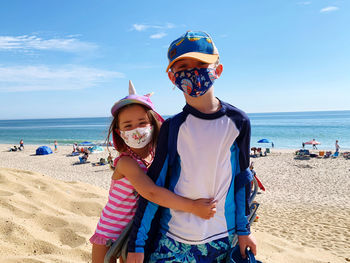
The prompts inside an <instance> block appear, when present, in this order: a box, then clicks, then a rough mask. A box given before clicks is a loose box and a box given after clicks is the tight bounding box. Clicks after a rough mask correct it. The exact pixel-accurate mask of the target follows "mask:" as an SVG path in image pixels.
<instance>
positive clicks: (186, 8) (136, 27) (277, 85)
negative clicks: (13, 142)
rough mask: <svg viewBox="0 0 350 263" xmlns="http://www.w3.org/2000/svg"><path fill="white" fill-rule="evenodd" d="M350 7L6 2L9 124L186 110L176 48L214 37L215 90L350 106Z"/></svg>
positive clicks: (226, 1)
mask: <svg viewBox="0 0 350 263" xmlns="http://www.w3.org/2000/svg"><path fill="white" fill-rule="evenodd" d="M349 25H350V1H346V0H342V1H341V0H339V1H338V0H319V1H315V0H311V1H299V0H288V1H287V0H249V1H247V0H240V1H237V0H221V1H207V0H200V1H195V0H192V1H188V0H184V1H182V0H178V1H176V2H174V1H164V0H155V1H152V0H151V1H132V0H130V1H116V0H100V1H97V0H94V1H92V0H84V1H82V0H74V1H71V0H69V1H68V0H60V1H58V0H50V1H47V0H33V1H27V0H22V1H20V0H11V1H1V2H0V119H30V118H70V117H107V116H110V108H111V106H112V105H113V104H114V102H116V101H117V100H119V99H121V98H122V97H124V96H126V95H127V91H128V82H129V80H132V82H133V83H134V85H135V88H136V90H137V92H138V93H139V94H147V93H149V92H152V91H153V92H154V95H153V97H152V100H153V103H154V104H155V106H156V109H157V111H158V112H159V113H160V114H163V115H172V114H175V113H177V112H179V111H181V109H182V107H183V106H184V105H185V100H184V97H183V94H182V92H181V91H180V90H178V89H177V88H174V86H173V84H172V83H171V82H170V80H169V79H168V76H167V74H166V72H165V69H166V67H167V64H168V61H167V49H168V47H169V44H170V43H171V42H172V41H173V40H175V39H176V38H178V37H180V36H181V35H182V34H184V33H185V32H186V31H187V30H200V31H206V32H208V33H209V34H210V35H211V36H212V38H213V40H214V43H215V45H216V47H217V49H218V50H219V54H220V61H221V63H222V64H223V69H224V70H223V73H222V75H221V77H220V78H219V79H217V80H216V81H215V83H214V91H215V95H216V96H217V97H218V98H220V99H221V100H223V101H226V102H228V103H230V104H232V105H234V106H236V107H238V108H240V109H242V110H244V111H245V112H247V113H258V112H290V111H319V110H320V111H325V110H349V109H350V30H349Z"/></svg>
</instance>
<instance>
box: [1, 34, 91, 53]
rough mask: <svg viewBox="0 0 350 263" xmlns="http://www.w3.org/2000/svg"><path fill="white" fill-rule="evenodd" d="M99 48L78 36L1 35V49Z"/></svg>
mask: <svg viewBox="0 0 350 263" xmlns="http://www.w3.org/2000/svg"><path fill="white" fill-rule="evenodd" d="M94 49H97V46H96V45H95V44H93V43H89V42H83V41H80V40H79V39H77V37H76V36H68V37H67V38H51V39H43V38H40V37H38V36H34V35H23V36H0V51H1V50H6V51H8V50H24V51H28V50H56V51H65V52H85V51H89V50H94Z"/></svg>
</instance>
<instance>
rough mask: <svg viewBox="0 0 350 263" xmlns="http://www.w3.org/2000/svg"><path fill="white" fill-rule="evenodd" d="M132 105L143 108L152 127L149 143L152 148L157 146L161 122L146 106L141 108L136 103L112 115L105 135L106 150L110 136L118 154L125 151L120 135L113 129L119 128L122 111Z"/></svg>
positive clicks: (129, 105)
mask: <svg viewBox="0 0 350 263" xmlns="http://www.w3.org/2000/svg"><path fill="white" fill-rule="evenodd" d="M134 105H139V106H141V107H142V108H144V110H145V111H146V113H147V116H148V119H149V120H150V122H151V124H152V125H153V134H152V141H151V143H152V147H153V148H155V146H156V144H157V138H158V135H159V131H160V126H161V122H160V121H159V120H158V119H157V117H156V114H155V113H154V111H153V110H151V109H150V108H147V107H146V106H143V105H141V104H138V103H132V104H128V105H126V106H124V107H122V108H120V109H119V110H118V111H117V112H116V113H114V115H113V120H112V122H111V125H110V126H109V129H108V135H107V138H106V142H107V149H108V146H109V145H110V136H111V134H112V137H113V145H114V147H115V149H116V150H117V151H118V152H125V151H126V149H127V147H126V144H125V142H124V140H123V139H122V138H121V137H120V135H119V134H118V133H117V132H116V131H115V129H116V128H117V129H119V126H118V122H119V114H120V113H121V112H122V111H123V110H125V109H127V108H129V107H131V106H134ZM108 151H109V149H108Z"/></svg>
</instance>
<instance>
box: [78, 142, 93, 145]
mask: <svg viewBox="0 0 350 263" xmlns="http://www.w3.org/2000/svg"><path fill="white" fill-rule="evenodd" d="M78 146H95V144H94V143H92V142H81V143H79V144H78Z"/></svg>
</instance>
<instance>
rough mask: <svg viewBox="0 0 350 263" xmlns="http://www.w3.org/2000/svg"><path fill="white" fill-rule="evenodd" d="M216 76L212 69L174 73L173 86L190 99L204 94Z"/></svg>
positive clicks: (196, 69) (195, 69) (194, 69)
mask: <svg viewBox="0 0 350 263" xmlns="http://www.w3.org/2000/svg"><path fill="white" fill-rule="evenodd" d="M217 78H218V76H217V75H216V72H215V69H213V68H193V69H190V70H184V71H179V72H176V73H175V85H176V87H178V88H179V89H180V90H182V91H183V92H185V93H187V94H188V95H190V96H192V97H199V96H202V95H203V94H205V93H206V92H207V91H208V89H210V87H211V86H212V85H213V83H214V81H215V79H217Z"/></svg>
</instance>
